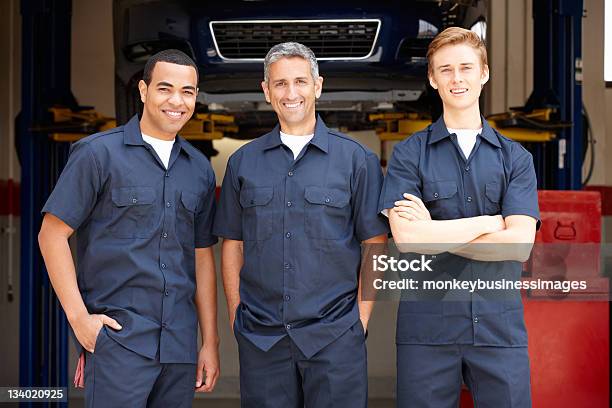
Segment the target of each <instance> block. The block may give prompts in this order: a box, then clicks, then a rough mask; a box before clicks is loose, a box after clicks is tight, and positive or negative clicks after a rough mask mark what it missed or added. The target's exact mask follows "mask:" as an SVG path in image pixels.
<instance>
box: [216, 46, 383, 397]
mask: <svg viewBox="0 0 612 408" xmlns="http://www.w3.org/2000/svg"><path fill="white" fill-rule="evenodd" d="M322 85H323V78H322V77H320V76H319V74H318V66H317V60H316V58H315V56H314V54H313V52H312V51H311V50H310V49H309V48H307V47H306V46H304V45H302V44H298V43H283V44H278V45H276V46H274V47H272V49H271V50H270V51H269V52H268V55H267V56H266V58H265V62H264V81H263V82H262V83H261V86H262V89H263V92H264V95H265V97H266V100H267V101H268V103H270V104H271V105H272V108H273V109H274V111H275V112H276V114H277V116H278V121H279V124H278V125H277V126H276V127H275V128H274V129H273V130H272V131H271V132H270V133H268V134H266V135H263V136H261V137H259V138H258V139H256V140H254V141H252V142H250V143H248V144H246V145H245V146H243V147H241V148H240V149H238V151H236V152H235V153H234V154H233V155H232V156H231V157H230V159H229V161H228V164H227V170H226V172H225V178H224V180H223V186H222V190H221V199H220V204H219V210H218V212H217V215H216V217H215V223H214V227H213V231H214V233H215V235H217V236H220V237H223V238H224V240H223V247H222V272H223V283H224V288H225V294H226V297H227V305H228V310H229V316H230V323H231V326H232V329H233V331H234V334H235V336H236V340H237V342H238V349H239V353H240V393H241V401H242V406H243V407H257V408H261V407H283V408H287V407H296V408H298V407H300V408H301V407H304V406H306V407H317V408H319V407H365V406H366V405H367V365H366V347H365V333H366V328H367V324H368V319H369V317H370V313H371V310H372V306H373V305H372V302H367V301H362V299H360V298H359V296H358V295H359V292H360V285H359V271H360V262H361V244H362V243H384V242H386V237H387V233H388V231H389V230H388V226H387V223H386V221H385V220H384V218H383V217H381V216H380V215H379V214H378V211H377V197H378V195H379V193H380V190H381V186H382V172H381V169H380V165H379V162H378V158H377V157H376V155H375V154H374V153H372V152H371V151H370V150H368V149H367V148H366V147H365V146H363V145H361V144H360V143H358V142H356V141H355V140H353V139H351V138H350V137H348V136H346V135H344V134H342V133H339V132H336V131H333V130H331V129H328V128H327V126H325V123H323V120H321V118H320V117H318V116H317V115H316V114H315V100H316V99H317V98H319V97H320V95H321V90H322Z"/></svg>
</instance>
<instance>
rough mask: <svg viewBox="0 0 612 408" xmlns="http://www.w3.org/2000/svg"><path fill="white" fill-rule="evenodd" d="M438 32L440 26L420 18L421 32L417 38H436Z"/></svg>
mask: <svg viewBox="0 0 612 408" xmlns="http://www.w3.org/2000/svg"><path fill="white" fill-rule="evenodd" d="M437 34H438V27H436V26H435V25H433V24H431V23H430V22H429V21H425V20H421V19H419V34H417V38H434V37H435V36H436V35H437Z"/></svg>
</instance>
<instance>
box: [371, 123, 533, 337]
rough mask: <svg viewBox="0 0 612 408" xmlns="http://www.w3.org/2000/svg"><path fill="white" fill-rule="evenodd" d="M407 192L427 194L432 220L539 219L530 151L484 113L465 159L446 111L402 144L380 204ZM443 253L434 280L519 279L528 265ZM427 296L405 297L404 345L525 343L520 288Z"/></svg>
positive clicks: (389, 204) (401, 317)
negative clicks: (454, 297)
mask: <svg viewBox="0 0 612 408" xmlns="http://www.w3.org/2000/svg"><path fill="white" fill-rule="evenodd" d="M403 193H410V194H413V195H415V196H417V197H419V198H421V199H422V200H423V202H424V204H425V206H426V207H427V209H428V210H429V213H430V215H431V218H432V220H451V219H458V218H468V217H475V216H480V215H498V214H501V215H502V216H503V217H507V216H509V215H527V216H530V217H533V218H535V219H536V220H537V221H538V226H539V224H540V221H539V219H540V214H539V209H538V194H537V181H536V175H535V170H534V167H533V159H532V157H531V154H530V153H529V152H528V151H527V150H525V148H524V147H523V146H521V145H520V144H519V143H517V142H515V141H512V140H510V139H508V138H506V137H504V136H502V135H501V134H499V133H498V132H497V131H496V130H494V129H493V128H492V127H491V126H490V125H489V124H488V122H487V121H486V120H485V119H484V118H482V132H481V133H480V135H479V136H478V137H477V138H476V144H475V145H474V147H473V149H472V152H471V153H470V156H469V157H467V158H466V157H465V156H464V155H463V152H462V150H461V148H460V147H459V144H458V142H457V136H456V135H455V134H449V132H448V129H447V127H446V125H445V123H444V119H443V117H440V118H439V119H438V120H437V121H436V122H435V123H433V124H431V125H430V126H428V127H427V128H426V129H425V130H422V131H420V132H417V133H415V134H414V135H412V136H411V137H409V138H408V139H406V140H404V141H402V142H400V143H398V144H397V145H396V146H395V148H394V149H393V155H392V157H391V160H390V161H389V166H388V170H387V175H386V177H385V182H384V186H383V189H382V192H381V196H380V202H379V210H380V211H382V210H384V209H390V208H393V207H394V202H395V201H397V200H401V199H403V197H402V194H403ZM438 258H439V259H437V261H434V262H433V265H435V267H433V268H432V269H433V270H434V272H435V273H434V275H435V276H436V277H435V278H434V279H436V278H438V279H451V278H458V279H459V280H471V279H476V278H477V277H480V276H485V277H486V279H488V280H490V279H491V278H495V276H498V277H499V278H500V279H501V278H505V279H508V280H518V279H520V276H521V271H522V264H521V263H520V262H515V261H508V262H479V261H472V260H468V259H466V258H463V257H460V256H457V255H453V254H450V253H445V254H442V256H440V255H438ZM436 267H437V268H438V269H437V270H436ZM428 273H429V272H428ZM447 298H448V297H447ZM421 299H427V300H425V301H424V300H420V301H407V302H405V301H403V302H400V307H399V310H398V321H397V335H396V340H397V343H398V344H473V345H481V346H508V347H510V346H526V345H527V332H526V329H525V323H524V319H523V306H522V302H521V299H520V293H519V292H516V293H515V294H511V295H508V294H506V295H504V296H502V297H501V298H500V299H498V300H492V299H490V298H489V299H487V298H486V297H484V298H483V297H482V296H480V295H479V294H478V293H477V292H475V293H474V294H468V295H467V300H465V299H466V297H465V296H464V297H458V299H461V301H444V300H441V301H431V299H432V298H429V297H427V296H426V295H424V297H423V298H421ZM507 299H511V300H507Z"/></svg>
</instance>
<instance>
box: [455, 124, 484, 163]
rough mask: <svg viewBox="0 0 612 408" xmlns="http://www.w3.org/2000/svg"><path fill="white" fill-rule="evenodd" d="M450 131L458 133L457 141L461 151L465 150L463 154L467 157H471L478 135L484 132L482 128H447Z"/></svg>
mask: <svg viewBox="0 0 612 408" xmlns="http://www.w3.org/2000/svg"><path fill="white" fill-rule="evenodd" d="M447 130H448V133H454V134H456V135H457V143H459V147H460V148H461V151H463V155H464V156H465V158H466V159H467V158H468V157H470V153H472V149H473V148H474V145H475V144H476V137H477V136H478V135H479V134H480V132H482V128H480V129H451V128H447Z"/></svg>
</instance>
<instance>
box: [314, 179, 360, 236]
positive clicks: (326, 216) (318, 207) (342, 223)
mask: <svg viewBox="0 0 612 408" xmlns="http://www.w3.org/2000/svg"><path fill="white" fill-rule="evenodd" d="M350 198H351V196H350V194H349V192H348V191H344V190H340V189H336V188H324V187H317V186H311V187H306V189H305V190H304V199H305V205H304V222H305V224H304V231H305V233H306V236H308V237H309V238H319V239H340V238H343V237H346V236H347V235H349V234H350V233H351V207H350V205H349V202H350Z"/></svg>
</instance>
